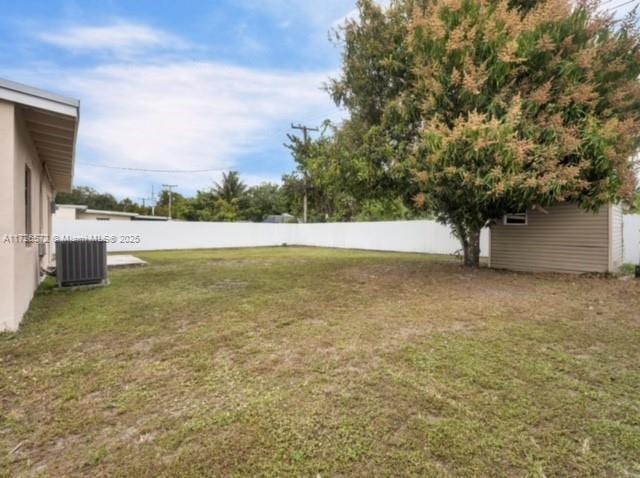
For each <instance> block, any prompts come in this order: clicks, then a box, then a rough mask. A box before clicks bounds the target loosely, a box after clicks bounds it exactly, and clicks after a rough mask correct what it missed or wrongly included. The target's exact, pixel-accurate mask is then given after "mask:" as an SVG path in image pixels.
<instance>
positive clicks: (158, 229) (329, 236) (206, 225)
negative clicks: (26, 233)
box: [53, 219, 489, 255]
mask: <svg viewBox="0 0 640 478" xmlns="http://www.w3.org/2000/svg"><path fill="white" fill-rule="evenodd" d="M53 233H54V237H55V236H57V237H60V238H63V237H65V236H66V237H70V238H71V237H105V238H108V239H109V243H108V250H109V251H110V252H118V251H143V250H167V249H199V248H218V247H258V246H279V245H281V244H290V245H302V246H320V247H338V248H350V249H369V250H380V251H400V252H427V253H434V254H453V253H454V252H456V251H457V250H459V249H460V243H459V242H458V240H457V239H456V238H455V237H453V236H452V235H451V232H450V229H449V228H448V227H446V226H443V225H442V224H439V223H437V222H435V221H395V222H357V223H323V224H262V223H228V222H227V223H225V222H182V221H172V222H146V221H89V220H80V221H78V220H64V219H56V220H55V221H54V223H53ZM488 236H489V235H488V231H483V233H482V236H481V250H482V254H483V255H486V254H487V253H488V244H489V240H488ZM137 237H139V238H140V242H135V241H136V238H137ZM132 241H133V242H132Z"/></svg>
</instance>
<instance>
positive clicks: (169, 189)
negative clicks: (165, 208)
mask: <svg viewBox="0 0 640 478" xmlns="http://www.w3.org/2000/svg"><path fill="white" fill-rule="evenodd" d="M162 187H163V188H166V190H167V191H169V221H171V202H172V195H173V188H177V187H178V185H177V184H163V185H162Z"/></svg>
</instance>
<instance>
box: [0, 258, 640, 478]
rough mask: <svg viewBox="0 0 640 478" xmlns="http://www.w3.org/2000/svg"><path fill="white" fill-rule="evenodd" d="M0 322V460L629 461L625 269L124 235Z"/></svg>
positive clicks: (53, 469) (635, 336) (527, 471)
mask: <svg viewBox="0 0 640 478" xmlns="http://www.w3.org/2000/svg"><path fill="white" fill-rule="evenodd" d="M140 257H141V258H142V259H144V260H146V261H148V262H149V266H148V267H145V268H137V269H126V270H120V271H115V272H113V273H112V274H111V281H112V285H111V286H110V287H108V288H103V289H94V290H88V291H78V292H73V293H70V292H60V291H56V290H54V289H53V288H52V284H50V283H47V284H45V285H44V286H43V287H42V288H41V290H40V291H39V293H38V295H37V297H36V298H35V300H34V302H33V304H32V307H31V310H30V312H29V314H28V317H27V319H26V321H25V323H24V325H23V327H22V329H21V330H20V332H18V333H15V334H3V335H0V366H1V369H2V374H1V375H0V453H1V454H2V458H1V461H0V470H1V473H3V474H5V475H8V476H9V475H11V476H35V475H43V476H63V475H91V476H101V475H102V476H107V475H108V476H113V475H115V476H118V475H120V476H210V475H212V474H213V475H267V476H282V475H284V474H295V475H313V476H315V475H316V474H320V475H321V476H325V475H327V476H333V475H353V474H356V475H371V474H376V475H438V476H460V475H466V476H469V475H485V476H486V475H503V476H505V475H506V476H529V475H539V476H542V475H546V476H567V475H573V476H586V475H601V476H612V475H625V474H627V475H634V474H639V473H640V463H639V460H638V457H639V456H640V422H639V421H638V418H637V417H638V416H640V401H639V399H638V391H639V390H640V374H638V363H640V312H638V311H639V310H640V283H639V282H638V281H619V280H615V279H603V278H596V277H575V276H560V275H530V274H515V273H507V272H496V271H491V270H486V269H482V270H478V271H467V270H465V269H463V268H462V267H460V266H459V265H458V264H457V263H455V262H454V261H452V260H449V259H447V258H442V257H433V256H425V255H416V254H386V253H375V252H354V251H337V250H325V249H308V248H290V247H287V248H270V249H269V248H266V249H244V250H212V251H186V252H162V253H160V252H158V253H145V254H140Z"/></svg>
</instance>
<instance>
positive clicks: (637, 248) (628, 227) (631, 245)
mask: <svg viewBox="0 0 640 478" xmlns="http://www.w3.org/2000/svg"><path fill="white" fill-rule="evenodd" d="M623 240H624V261H625V262H626V263H630V264H640V214H626V215H625V216H624V226H623Z"/></svg>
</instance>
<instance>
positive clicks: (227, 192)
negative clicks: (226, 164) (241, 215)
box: [212, 171, 247, 203]
mask: <svg viewBox="0 0 640 478" xmlns="http://www.w3.org/2000/svg"><path fill="white" fill-rule="evenodd" d="M246 191H247V185H246V184H245V183H243V182H242V180H241V179H240V175H239V174H238V172H237V171H229V172H228V173H222V181H220V183H217V182H216V183H214V184H213V190H212V192H213V195H214V196H215V197H216V199H224V200H225V201H227V202H228V203H232V202H233V201H234V200H238V199H240V198H241V197H242V196H243V195H244V193H245V192H246Z"/></svg>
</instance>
